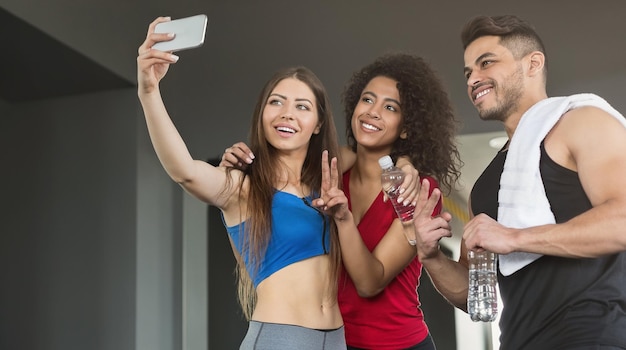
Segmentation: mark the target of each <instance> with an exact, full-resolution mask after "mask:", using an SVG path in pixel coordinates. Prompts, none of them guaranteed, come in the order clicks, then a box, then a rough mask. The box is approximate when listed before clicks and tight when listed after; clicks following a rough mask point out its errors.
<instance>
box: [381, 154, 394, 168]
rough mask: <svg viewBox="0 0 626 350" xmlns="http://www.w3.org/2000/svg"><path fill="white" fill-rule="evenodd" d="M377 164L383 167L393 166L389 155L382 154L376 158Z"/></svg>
mask: <svg viewBox="0 0 626 350" xmlns="http://www.w3.org/2000/svg"><path fill="white" fill-rule="evenodd" d="M378 164H379V165H380V167H381V168H383V169H387V168H391V167H392V166H393V160H391V157H390V156H384V157H381V158H380V159H379V160H378Z"/></svg>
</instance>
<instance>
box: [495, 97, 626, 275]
mask: <svg viewBox="0 0 626 350" xmlns="http://www.w3.org/2000/svg"><path fill="white" fill-rule="evenodd" d="M583 106H594V107H598V108H600V109H602V110H604V111H606V112H608V113H609V114H611V115H613V116H614V117H616V118H617V119H618V120H619V121H621V122H622V124H624V126H625V127H626V119H624V117H623V116H622V115H621V114H620V113H619V112H618V111H617V110H615V109H614V108H613V107H611V105H609V103H608V102H606V101H605V100H604V99H602V98H601V97H599V96H597V95H594V94H577V95H572V96H567V97H551V98H548V99H545V100H542V101H540V102H538V103H537V104H535V105H534V106H532V107H531V108H530V109H529V110H528V111H526V113H524V115H523V116H522V118H521V120H520V122H519V125H518V126H517V128H516V129H515V133H514V134H513V137H512V138H511V141H510V144H509V150H508V152H507V156H506V160H505V162H504V170H503V171H502V176H501V178H500V191H499V192H498V202H499V204H498V222H499V223H501V224H502V225H504V226H506V227H512V228H526V227H532V226H539V225H545V224H553V223H555V219H554V215H553V214H552V211H551V209H550V203H549V202H548V198H547V197H546V191H545V189H544V187H543V182H542V181H541V174H540V173H539V157H540V149H539V145H540V144H541V141H542V140H543V139H544V138H545V137H546V135H547V134H548V132H549V131H550V130H551V129H552V128H553V127H554V125H555V124H556V122H557V121H558V120H559V119H560V118H561V116H562V115H563V114H565V112H567V111H569V110H572V109H575V108H578V107H583ZM540 257H541V255H540V254H534V253H526V252H514V253H511V254H506V255H500V258H499V259H500V272H501V273H502V274H503V275H504V276H509V275H511V274H513V273H514V272H516V271H518V270H519V269H521V268H523V267H524V266H526V265H528V264H530V263H532V262H533V261H535V260H537V259H538V258H540Z"/></svg>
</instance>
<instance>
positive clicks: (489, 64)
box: [464, 36, 525, 121]
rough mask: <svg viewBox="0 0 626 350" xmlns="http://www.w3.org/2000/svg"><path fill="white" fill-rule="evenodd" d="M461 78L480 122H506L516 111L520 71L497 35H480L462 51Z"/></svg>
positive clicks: (521, 79) (521, 86)
mask: <svg viewBox="0 0 626 350" xmlns="http://www.w3.org/2000/svg"><path fill="white" fill-rule="evenodd" d="M464 57H465V68H464V73H465V78H466V79H467V93H468V96H469V98H470V101H472V103H473V104H474V106H475V107H476V109H477V110H478V114H479V115H480V118H481V119H483V120H499V121H506V120H507V118H508V117H509V116H510V115H511V114H513V113H515V112H516V111H517V110H518V109H519V103H520V100H521V99H522V96H523V94H524V89H525V85H524V83H525V80H524V70H523V68H522V63H521V62H520V60H516V59H515V57H514V56H513V54H512V53H511V51H510V50H508V49H507V48H506V47H504V46H502V45H500V38H499V37H497V36H483V37H480V38H478V39H476V40H474V41H473V42H472V43H471V44H469V45H468V46H467V48H466V49H465V56H464Z"/></svg>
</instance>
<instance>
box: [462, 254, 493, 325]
mask: <svg viewBox="0 0 626 350" xmlns="http://www.w3.org/2000/svg"><path fill="white" fill-rule="evenodd" d="M467 255H468V260H469V290H468V292H467V312H468V313H469V315H470V318H471V319H472V321H474V322H478V321H483V322H492V321H494V320H495V319H496V316H497V315H498V297H497V293H496V284H497V276H496V275H497V272H496V268H497V265H498V254H496V253H492V252H489V251H481V252H477V251H473V250H470V251H469V252H468V253H467Z"/></svg>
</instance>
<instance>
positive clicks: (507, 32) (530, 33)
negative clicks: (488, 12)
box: [461, 15, 547, 65]
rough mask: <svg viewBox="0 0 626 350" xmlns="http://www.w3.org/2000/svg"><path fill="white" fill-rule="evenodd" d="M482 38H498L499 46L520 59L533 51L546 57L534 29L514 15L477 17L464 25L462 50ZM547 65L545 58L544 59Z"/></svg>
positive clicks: (541, 42)
mask: <svg viewBox="0 0 626 350" xmlns="http://www.w3.org/2000/svg"><path fill="white" fill-rule="evenodd" d="M483 36H498V37H500V45H502V46H504V47H506V48H507V49H509V51H511V53H512V54H513V56H514V57H515V58H516V59H520V58H522V57H524V56H526V55H528V54H529V53H531V52H533V51H540V52H542V53H543V55H544V56H546V49H545V47H544V45H543V41H542V40H541V38H540V37H539V34H537V32H536V31H535V28H534V27H533V26H532V25H531V24H530V23H528V22H526V21H524V20H523V19H521V18H519V17H517V16H514V15H501V16H477V17H474V18H472V19H471V20H470V21H469V22H467V23H466V24H465V26H464V27H463V30H462V32H461V41H462V43H463V49H466V48H467V47H468V46H469V44H471V43H472V42H473V41H474V40H476V39H478V38H480V37H483ZM546 65H547V57H546Z"/></svg>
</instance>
